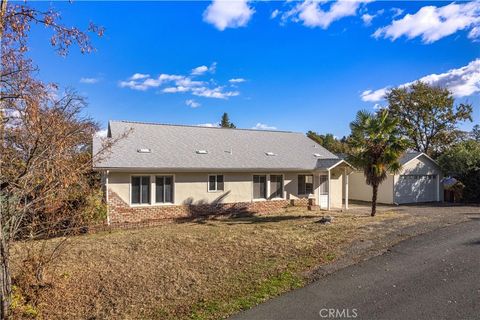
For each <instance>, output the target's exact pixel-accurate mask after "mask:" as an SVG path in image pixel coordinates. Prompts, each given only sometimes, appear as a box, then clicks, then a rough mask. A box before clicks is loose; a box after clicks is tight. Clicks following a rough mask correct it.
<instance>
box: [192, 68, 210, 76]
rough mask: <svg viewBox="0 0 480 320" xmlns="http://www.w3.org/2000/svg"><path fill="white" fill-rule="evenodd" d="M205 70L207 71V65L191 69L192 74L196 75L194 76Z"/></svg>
mask: <svg viewBox="0 0 480 320" xmlns="http://www.w3.org/2000/svg"><path fill="white" fill-rule="evenodd" d="M207 71H208V67H207V66H200V67H196V68H194V69H192V75H196V76H197V75H201V74H204V73H205V72H207Z"/></svg>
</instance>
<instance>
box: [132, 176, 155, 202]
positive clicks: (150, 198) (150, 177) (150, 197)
mask: <svg viewBox="0 0 480 320" xmlns="http://www.w3.org/2000/svg"><path fill="white" fill-rule="evenodd" d="M134 177H148V178H149V181H150V183H149V185H150V186H149V192H150V196H149V201H148V203H133V202H132V185H133V183H132V180H133V178H134ZM141 184H142V182H141V180H140V185H141ZM152 189H153V188H152V176H151V175H150V174H131V175H130V182H129V184H128V197H129V200H130V206H131V207H146V206H151V205H152V191H153V190H152ZM140 194H141V191H140Z"/></svg>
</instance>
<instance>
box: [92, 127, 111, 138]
mask: <svg viewBox="0 0 480 320" xmlns="http://www.w3.org/2000/svg"><path fill="white" fill-rule="evenodd" d="M107 133H108V129H102V130H99V131H97V132H95V136H96V137H99V138H106V137H107Z"/></svg>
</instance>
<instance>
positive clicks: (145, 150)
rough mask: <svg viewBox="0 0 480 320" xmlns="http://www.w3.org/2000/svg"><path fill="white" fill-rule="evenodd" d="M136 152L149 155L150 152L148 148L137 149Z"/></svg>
mask: <svg viewBox="0 0 480 320" xmlns="http://www.w3.org/2000/svg"><path fill="white" fill-rule="evenodd" d="M137 152H138V153H150V152H152V150H150V149H149V148H140V149H137Z"/></svg>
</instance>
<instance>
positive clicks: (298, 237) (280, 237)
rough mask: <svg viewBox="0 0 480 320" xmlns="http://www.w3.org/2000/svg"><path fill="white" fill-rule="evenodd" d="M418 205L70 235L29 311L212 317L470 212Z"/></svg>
mask: <svg viewBox="0 0 480 320" xmlns="http://www.w3.org/2000/svg"><path fill="white" fill-rule="evenodd" d="M474 209H475V210H476V212H475V211H473V210H474ZM469 210H470V211H471V212H470V211H469ZM420 211H421V210H420ZM427 211H428V210H427V209H425V212H417V211H415V210H411V208H409V209H407V210H403V208H401V210H399V208H392V207H381V208H380V210H379V214H378V216H377V217H374V218H372V217H370V216H368V213H366V211H365V210H364V209H363V208H361V207H355V208H353V209H352V210H350V211H348V212H344V213H342V212H332V213H328V214H329V215H332V216H333V217H334V220H333V223H331V224H327V225H322V224H319V223H316V222H317V221H318V220H319V219H320V217H321V216H322V215H323V214H325V212H309V211H297V210H295V209H294V210H289V211H288V212H285V213H282V214H275V215H262V216H246V217H230V218H229V217H223V218H218V219H201V220H195V221H190V222H182V223H165V224H164V225H161V226H158V227H154V228H148V229H141V230H128V231H113V232H110V233H107V232H104V233H98V234H92V235H86V236H80V237H75V238H73V239H71V240H70V245H69V249H68V250H67V251H66V252H65V254H64V255H63V256H62V257H61V259H60V260H58V261H57V263H56V265H55V268H54V269H52V270H53V271H52V272H50V274H48V279H49V280H50V282H51V284H52V286H49V287H46V288H45V289H44V290H42V291H40V292H39V294H38V297H37V303H36V306H35V309H36V312H37V313H38V317H39V318H44V319H65V318H75V319H218V318H221V317H225V316H227V315H229V314H232V313H235V312H238V311H240V310H243V309H247V308H250V307H252V306H254V305H256V304H258V303H260V302H262V301H265V300H266V299H268V298H270V297H272V296H275V295H278V294H281V293H283V292H285V291H288V290H291V289H292V288H297V287H300V286H303V285H304V284H305V283H306V282H308V281H310V280H311V279H314V278H316V277H318V276H320V275H322V274H323V273H325V272H331V271H332V270H336V269H338V268H339V267H341V266H342V265H345V264H349V263H353V262H354V261H356V260H358V259H361V258H362V257H365V256H366V254H372V252H380V251H381V250H382V248H385V247H387V246H388V245H391V244H392V242H396V241H399V239H402V238H404V237H407V236H409V235H411V234H415V233H418V232H421V231H422V230H428V229H430V228H436V227H439V226H443V225H446V224H449V223H456V222H460V221H463V220H466V219H468V217H469V213H471V214H475V213H478V212H479V209H478V207H477V208H464V207H462V208H455V209H450V210H449V211H448V213H443V214H442V213H441V212H440V210H436V209H435V210H433V212H432V213H428V212H427ZM367 212H368V210H367ZM55 241H56V240H52V241H51V242H52V243H51V245H53V244H54V243H55ZM21 259H22V248H21V245H19V246H17V247H16V250H15V260H16V261H17V262H18V261H20V260H21ZM319 266H330V267H327V268H323V269H322V268H320V269H319ZM328 268H330V271H329V269H328Z"/></svg>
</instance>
